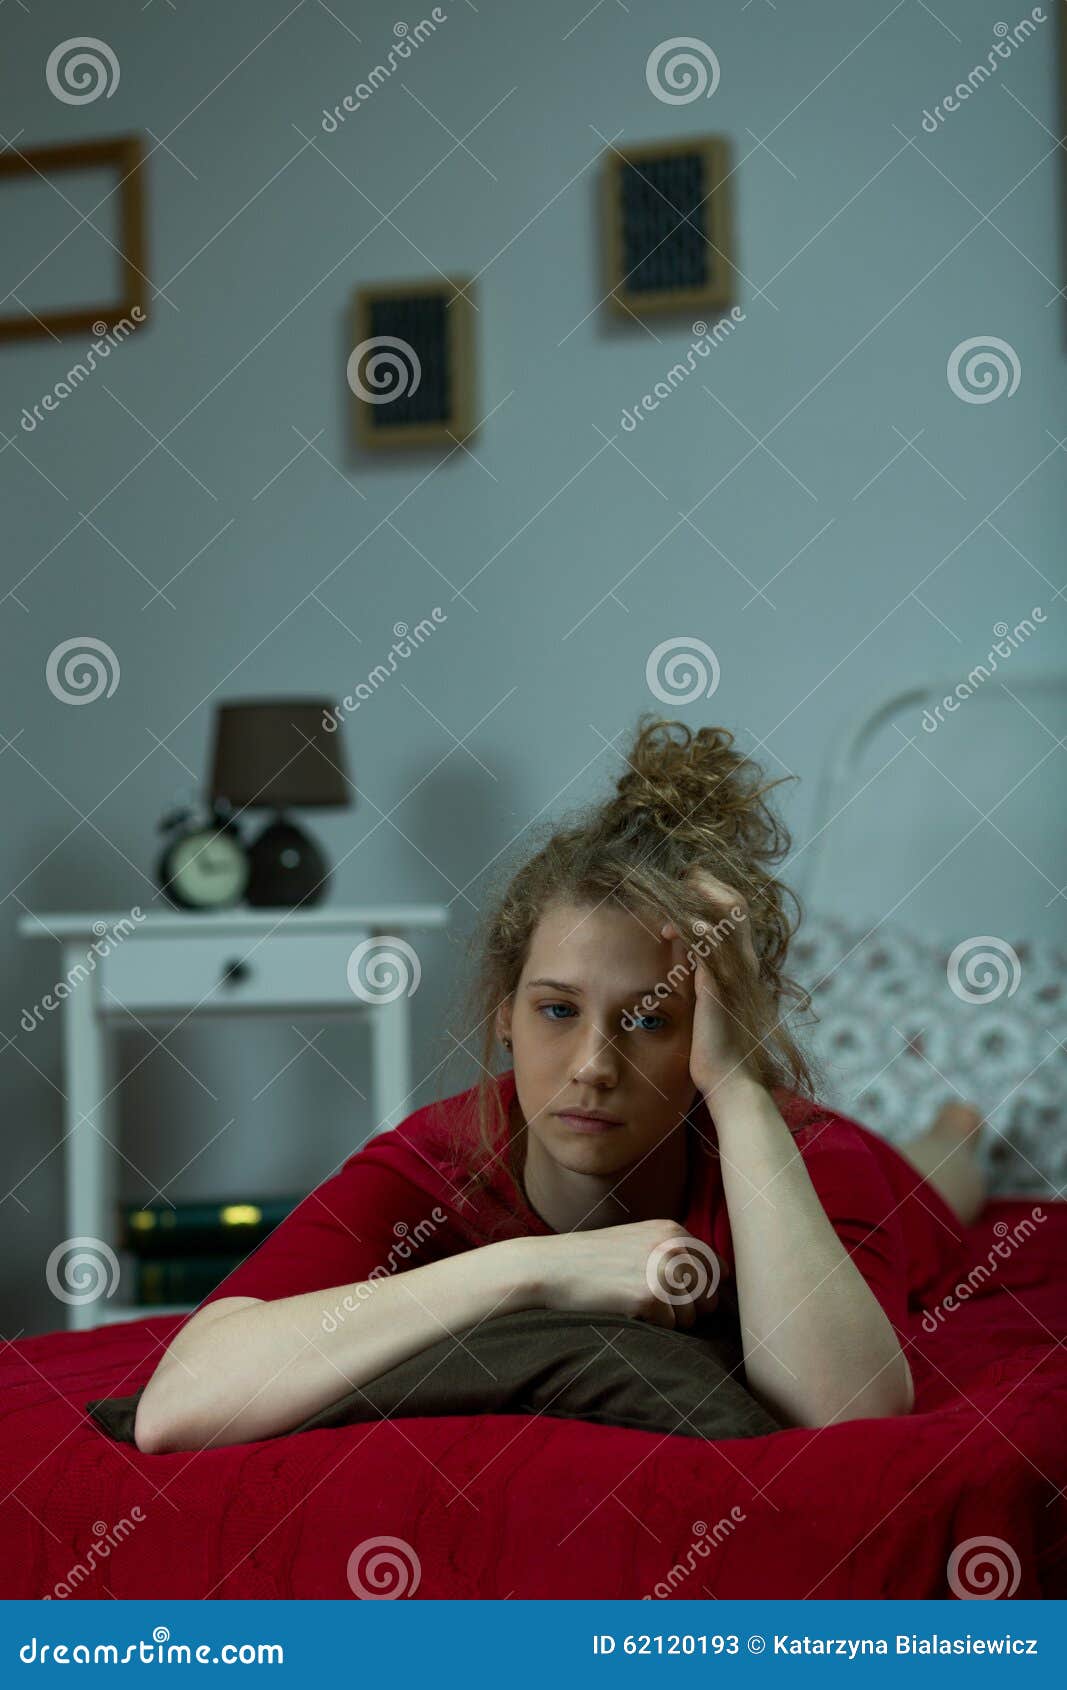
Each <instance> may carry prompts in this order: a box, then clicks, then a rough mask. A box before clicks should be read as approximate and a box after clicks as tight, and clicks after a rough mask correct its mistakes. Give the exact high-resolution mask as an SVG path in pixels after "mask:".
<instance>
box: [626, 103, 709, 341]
mask: <svg viewBox="0 0 1067 1690" xmlns="http://www.w3.org/2000/svg"><path fill="white" fill-rule="evenodd" d="M731 186H732V184H731V177H730V148H729V144H728V142H727V141H726V140H724V139H723V138H722V137H719V136H713V135H709V136H694V137H693V138H692V139H691V140H685V141H668V142H664V143H662V144H659V145H640V146H634V147H626V148H618V149H615V148H613V149H612V150H611V151H610V152H609V153H608V155H607V157H606V159H605V165H604V196H605V203H604V234H605V259H606V271H607V288H608V291H609V293H610V297H611V301H612V304H613V305H614V307H615V309H616V310H617V311H618V312H620V313H621V314H623V315H626V316H637V317H641V316H645V315H646V314H648V313H649V312H653V311H693V310H697V309H700V310H703V311H707V312H714V311H724V310H727V309H728V308H729V307H730V306H731V305H733V304H734V303H735V299H736V275H737V272H736V270H735V268H734V263H733V216H732V210H731Z"/></svg>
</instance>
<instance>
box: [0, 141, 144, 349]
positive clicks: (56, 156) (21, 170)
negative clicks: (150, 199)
mask: <svg viewBox="0 0 1067 1690" xmlns="http://www.w3.org/2000/svg"><path fill="white" fill-rule="evenodd" d="M145 156H146V155H145V147H144V140H143V137H142V136H141V135H137V134H130V135H114V136H105V137H103V138H101V139H98V140H95V141H74V142H61V143H60V144H59V145H58V146H50V147H34V148H33V149H32V150H30V151H25V152H21V153H16V152H5V153H0V185H2V184H3V182H5V181H11V180H12V179H13V178H15V177H33V176H36V175H40V176H45V177H47V176H51V175H55V174H56V173H58V172H60V171H67V170H97V169H99V168H100V167H101V166H104V167H106V166H108V165H111V166H112V167H113V168H114V169H115V170H116V171H117V172H118V173H119V181H118V193H119V240H118V243H117V244H118V246H119V249H120V250H119V263H120V279H119V297H118V298H117V299H113V300H105V301H103V302H102V303H101V302H97V303H96V304H93V305H85V306H77V307H74V308H73V309H71V310H67V311H39V312H37V314H36V315H31V314H30V313H29V312H28V311H26V312H22V313H19V314H17V315H11V316H0V340H29V339H31V338H34V337H36V336H38V335H55V336H57V337H58V338H60V339H61V338H62V337H63V336H64V335H74V334H81V333H84V332H85V331H89V332H91V333H95V334H98V335H99V334H101V333H103V332H105V330H102V329H101V328H100V325H101V323H102V324H104V325H105V329H110V328H113V327H114V326H115V325H116V324H117V323H120V322H121V321H122V319H123V318H124V317H129V316H130V314H131V312H132V310H133V307H134V306H135V305H136V306H138V307H139V308H140V311H141V313H142V315H141V317H140V322H141V323H142V324H143V323H144V322H146V321H147V319H148V286H147V277H146V275H145V204H144V201H145V196H144V182H143V178H142V170H143V166H144V162H145ZM42 186H43V184H42Z"/></svg>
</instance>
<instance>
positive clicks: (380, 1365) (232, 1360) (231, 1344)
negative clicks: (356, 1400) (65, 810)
mask: <svg viewBox="0 0 1067 1690" xmlns="http://www.w3.org/2000/svg"><path fill="white" fill-rule="evenodd" d="M527 1242H528V1241H527V1240H524V1239H515V1240H502V1241H501V1242H499V1243H496V1244H488V1245H485V1246H483V1247H482V1248H480V1249H476V1250H469V1251H465V1252H463V1253H462V1254H460V1255H458V1256H450V1257H447V1258H446V1259H445V1260H444V1261H440V1262H429V1263H427V1264H426V1265H425V1266H423V1267H418V1268H411V1269H409V1270H408V1271H407V1272H405V1273H399V1274H392V1275H390V1276H389V1277H388V1278H378V1279H372V1280H364V1281H360V1282H358V1283H355V1284H350V1285H338V1286H333V1287H331V1288H330V1289H328V1290H324V1291H310V1292H307V1293H304V1294H302V1295H300V1296H296V1297H282V1298H279V1299H277V1300H276V1301H272V1302H261V1303H256V1304H255V1305H253V1306H250V1307H247V1308H241V1309H235V1310H233V1311H230V1312H228V1313H225V1314H220V1315H218V1316H217V1317H215V1318H214V1319H209V1320H205V1321H203V1322H200V1321H198V1320H197V1319H196V1317H195V1316H194V1318H193V1320H191V1321H190V1322H189V1323H188V1325H187V1326H185V1327H183V1328H182V1330H181V1331H180V1332H179V1333H178V1335H177V1336H176V1338H175V1339H174V1341H173V1343H172V1344H171V1345H170V1347H169V1349H168V1351H167V1353H166V1355H165V1356H164V1358H163V1360H162V1361H161V1363H160V1365H159V1367H158V1368H157V1370H156V1372H155V1374H154V1375H153V1377H152V1379H151V1380H150V1381H149V1383H148V1386H147V1388H146V1390H145V1393H144V1396H143V1397H142V1399H141V1402H140V1404H139V1407H138V1414H137V1425H136V1436H137V1443H138V1447H139V1448H141V1449H142V1450H149V1451H151V1452H152V1453H155V1454H158V1453H161V1452H165V1451H168V1450H175V1449H201V1448H205V1447H208V1446H214V1445H218V1444H233V1443H247V1442H250V1441H252V1440H254V1439H256V1438H269V1437H274V1436H276V1435H277V1434H278V1433H279V1432H285V1431H288V1430H290V1428H292V1427H293V1426H298V1425H299V1424H300V1423H301V1422H302V1421H304V1420H306V1419H308V1418H309V1417H310V1416H311V1415H313V1414H315V1413H317V1411H318V1410H319V1409H321V1408H325V1407H327V1406H328V1405H329V1404H330V1403H333V1402H336V1401H337V1400H338V1399H339V1398H340V1397H343V1396H346V1395H347V1394H348V1392H349V1391H350V1390H351V1389H352V1387H353V1386H355V1385H365V1384H366V1383H367V1382H368V1381H370V1380H372V1379H377V1378H378V1377H379V1376H380V1375H381V1374H383V1373H386V1372H388V1371H389V1369H390V1368H392V1367H395V1366H396V1365H397V1364H398V1363H399V1362H401V1361H404V1360H406V1359H407V1358H408V1357H409V1356H412V1355H416V1354H418V1352H419V1351H420V1350H424V1349H426V1348H428V1347H429V1346H430V1345H431V1344H435V1343H436V1342H437V1341H438V1339H440V1338H443V1337H446V1336H448V1335H450V1334H459V1333H462V1332H464V1331H466V1330H467V1329H468V1328H470V1327H472V1326H475V1325H477V1324H478V1323H479V1322H480V1321H482V1320H484V1319H486V1318H488V1317H489V1316H491V1315H499V1314H506V1313H510V1312H511V1311H513V1310H515V1309H521V1308H528V1307H531V1306H533V1305H534V1302H535V1300H536V1298H537V1296H538V1294H539V1293H538V1289H537V1285H536V1282H535V1280H534V1279H533V1277H532V1272H531V1270H532V1258H531V1253H530V1252H528V1251H527V1250H525V1249H524V1248H523V1246H524V1245H525V1244H526V1243H527ZM209 1307H210V1305H209ZM205 1313H206V1311H205Z"/></svg>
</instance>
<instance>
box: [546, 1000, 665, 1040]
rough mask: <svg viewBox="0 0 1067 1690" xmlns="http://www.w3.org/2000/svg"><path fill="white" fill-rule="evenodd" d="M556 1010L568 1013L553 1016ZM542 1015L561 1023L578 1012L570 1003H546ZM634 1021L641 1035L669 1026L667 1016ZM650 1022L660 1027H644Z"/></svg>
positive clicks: (644, 1016) (638, 1018)
mask: <svg viewBox="0 0 1067 1690" xmlns="http://www.w3.org/2000/svg"><path fill="white" fill-rule="evenodd" d="M554 1009H563V1010H566V1011H567V1012H568V1013H567V1015H565V1016H559V1015H553V1014H552V1013H551V1012H552V1010H554ZM540 1013H541V1014H542V1015H544V1016H545V1017H546V1019H547V1020H549V1021H555V1022H559V1021H560V1020H569V1019H570V1017H571V1015H573V1014H574V1013H576V1011H575V1009H574V1005H573V1004H570V1003H545V1004H542V1005H541V1009H540ZM633 1019H634V1026H635V1027H636V1028H637V1031H638V1032H639V1033H658V1032H659V1030H660V1028H661V1027H665V1026H666V1025H667V1019H666V1016H663V1015H639V1016H635V1017H634V1018H633ZM649 1021H655V1022H657V1023H658V1025H657V1026H655V1027H649V1026H647V1025H642V1023H643V1022H644V1023H647V1022H649Z"/></svg>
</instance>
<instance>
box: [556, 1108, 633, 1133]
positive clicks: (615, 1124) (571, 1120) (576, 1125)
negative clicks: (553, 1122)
mask: <svg viewBox="0 0 1067 1690" xmlns="http://www.w3.org/2000/svg"><path fill="white" fill-rule="evenodd" d="M559 1119H560V1120H561V1121H565V1122H566V1124H567V1126H568V1127H570V1128H571V1131H572V1132H576V1133H612V1132H618V1130H619V1128H620V1127H624V1126H625V1125H626V1122H625V1121H598V1120H595V1119H594V1118H593V1117H592V1116H590V1115H568V1114H566V1113H564V1112H561V1113H560V1116H559Z"/></svg>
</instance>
